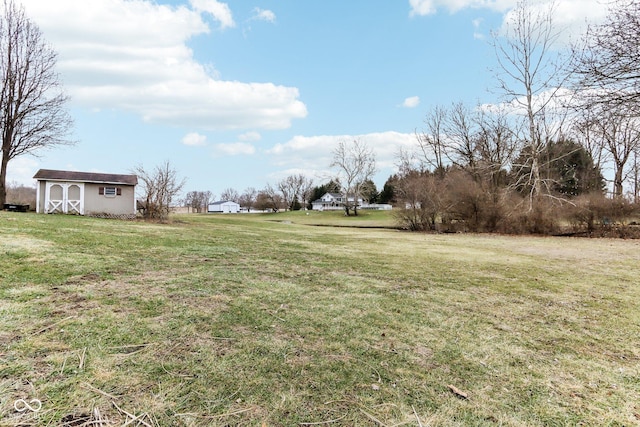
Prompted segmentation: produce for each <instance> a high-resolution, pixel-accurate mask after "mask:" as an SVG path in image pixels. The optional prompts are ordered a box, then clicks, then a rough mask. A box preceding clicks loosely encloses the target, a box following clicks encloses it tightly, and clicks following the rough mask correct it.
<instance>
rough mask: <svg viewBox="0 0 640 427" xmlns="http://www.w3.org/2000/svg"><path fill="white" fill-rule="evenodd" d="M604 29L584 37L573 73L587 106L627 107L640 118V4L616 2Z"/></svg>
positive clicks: (597, 28) (595, 29)
mask: <svg viewBox="0 0 640 427" xmlns="http://www.w3.org/2000/svg"><path fill="white" fill-rule="evenodd" d="M610 6H611V7H610V9H609V14H608V16H607V18H606V20H605V22H603V23H602V24H601V25H598V26H595V27H591V28H589V30H588V31H587V33H586V35H585V37H584V45H585V48H583V49H580V48H576V50H577V51H578V52H579V54H578V55H577V56H576V61H575V66H574V69H573V72H574V73H575V75H576V76H577V77H578V85H577V87H578V88H579V89H582V91H583V103H585V104H586V105H587V106H592V105H595V104H601V105H604V106H606V108H615V107H617V106H624V108H625V109H627V110H628V111H629V112H631V113H632V114H633V115H635V116H636V117H637V116H638V114H640V50H639V49H638V46H640V2H638V1H637V0H614V1H612V2H611V3H610Z"/></svg>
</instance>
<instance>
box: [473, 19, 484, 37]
mask: <svg viewBox="0 0 640 427" xmlns="http://www.w3.org/2000/svg"><path fill="white" fill-rule="evenodd" d="M483 22H484V19H482V18H476V19H474V20H473V21H471V23H472V24H473V38H474V39H476V40H482V39H484V38H485V35H484V34H483V33H481V32H480V28H481V27H482V23H483Z"/></svg>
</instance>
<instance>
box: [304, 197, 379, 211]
mask: <svg viewBox="0 0 640 427" xmlns="http://www.w3.org/2000/svg"><path fill="white" fill-rule="evenodd" d="M348 200H349V203H350V204H353V203H354V198H353V197H349V198H348ZM357 203H358V209H375V210H391V205H387V204H378V203H368V202H365V201H364V199H363V198H362V197H358V200H357ZM311 209H313V210H314V211H338V210H342V209H344V196H343V195H342V194H340V193H325V195H324V196H322V197H321V198H319V199H318V200H314V201H313V202H311Z"/></svg>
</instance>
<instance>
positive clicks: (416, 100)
mask: <svg viewBox="0 0 640 427" xmlns="http://www.w3.org/2000/svg"><path fill="white" fill-rule="evenodd" d="M418 105H420V97H419V96H410V97H409V98H407V99H405V100H404V102H403V103H402V106H403V107H404V108H416V107H417V106H418Z"/></svg>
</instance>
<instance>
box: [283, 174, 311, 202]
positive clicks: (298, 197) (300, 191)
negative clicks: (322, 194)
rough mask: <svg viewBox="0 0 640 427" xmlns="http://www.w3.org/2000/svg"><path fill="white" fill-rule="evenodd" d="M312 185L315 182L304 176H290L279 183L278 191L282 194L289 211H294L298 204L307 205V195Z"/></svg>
mask: <svg viewBox="0 0 640 427" xmlns="http://www.w3.org/2000/svg"><path fill="white" fill-rule="evenodd" d="M312 185H313V181H312V180H310V179H309V178H307V177H306V176H304V175H303V174H297V175H289V176H288V177H286V178H284V179H282V181H280V182H279V183H278V190H280V193H281V194H282V199H283V201H284V204H285V205H286V206H287V208H288V209H289V210H293V209H294V206H295V204H296V202H298V204H301V205H302V206H304V205H305V203H306V201H307V193H308V192H309V190H310V189H311V186H312ZM301 202H302V203H301Z"/></svg>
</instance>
